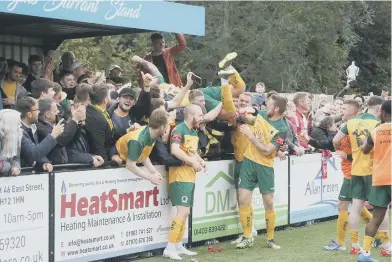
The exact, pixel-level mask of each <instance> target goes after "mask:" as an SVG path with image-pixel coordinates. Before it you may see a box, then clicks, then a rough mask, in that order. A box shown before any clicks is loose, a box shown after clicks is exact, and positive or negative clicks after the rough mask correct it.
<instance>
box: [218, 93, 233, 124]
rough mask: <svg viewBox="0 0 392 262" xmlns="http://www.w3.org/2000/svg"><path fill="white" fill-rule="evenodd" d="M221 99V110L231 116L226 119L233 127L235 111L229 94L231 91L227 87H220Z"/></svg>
mask: <svg viewBox="0 0 392 262" xmlns="http://www.w3.org/2000/svg"><path fill="white" fill-rule="evenodd" d="M221 99H222V105H223V108H224V109H225V110H226V111H227V112H229V113H231V114H232V116H229V119H227V122H229V124H231V125H233V124H234V123H235V119H234V117H235V114H236V109H235V105H234V102H233V96H232V94H231V89H230V86H229V85H222V92H221Z"/></svg>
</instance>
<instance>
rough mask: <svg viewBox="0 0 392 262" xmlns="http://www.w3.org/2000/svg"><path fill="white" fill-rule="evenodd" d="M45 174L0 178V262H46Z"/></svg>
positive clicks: (47, 232) (47, 202)
mask: <svg viewBox="0 0 392 262" xmlns="http://www.w3.org/2000/svg"><path fill="white" fill-rule="evenodd" d="M48 236H49V180H48V174H42V175H31V176H20V177H5V178H0V262H5V261H7V262H9V261H12V262H14V261H15V262H19V261H23V262H24V261H41V262H46V261H48V255H49V253H48V250H49V244H48V243H49V239H48Z"/></svg>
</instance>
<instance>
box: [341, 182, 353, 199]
mask: <svg viewBox="0 0 392 262" xmlns="http://www.w3.org/2000/svg"><path fill="white" fill-rule="evenodd" d="M350 187H351V179H347V178H345V179H344V180H343V184H342V188H340V193H339V200H340V201H351V200H352V198H351V188H350Z"/></svg>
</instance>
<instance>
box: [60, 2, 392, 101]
mask: <svg viewBox="0 0 392 262" xmlns="http://www.w3.org/2000/svg"><path fill="white" fill-rule="evenodd" d="M187 4H194V5H202V6H205V7H206V36H205V37H194V36H186V39H187V43H188V46H187V48H186V50H185V51H184V52H182V53H181V54H180V55H179V56H178V57H176V63H177V66H178V68H179V70H180V73H181V75H182V76H183V78H185V76H186V73H187V72H188V71H192V72H194V73H196V74H198V75H200V76H202V77H203V78H204V79H207V80H209V81H212V80H216V75H217V71H218V68H217V63H218V61H219V60H220V59H221V58H222V57H223V56H224V55H225V54H226V53H229V52H233V51H236V52H238V53H239V57H238V59H237V60H236V61H235V64H234V66H235V67H236V68H237V69H238V70H239V71H240V73H241V75H242V76H243V78H244V79H245V80H246V82H247V84H248V87H249V88H251V87H253V86H254V84H255V83H257V82H259V81H263V82H265V83H266V85H267V88H269V89H274V90H277V91H280V92H295V91H299V90H302V91H309V92H313V93H320V92H324V93H328V94H333V93H335V92H337V91H338V90H339V89H341V88H342V87H343V86H344V84H345V80H346V77H345V69H346V67H347V66H348V65H349V63H350V62H351V60H352V59H354V60H355V61H356V62H357V65H358V66H359V67H360V68H361V72H360V76H359V79H358V80H359V83H360V84H361V85H362V86H363V88H364V90H373V92H375V93H376V92H377V90H375V88H379V87H380V86H382V85H385V84H388V83H390V62H391V61H390V52H391V49H390V30H391V27H390V23H389V21H390V7H391V6H390V2H371V3H367V2H287V1H285V2H264V1H259V2H246V1H238V2H230V1H217V2H187ZM149 36H150V34H149V33H142V34H137V35H123V36H109V37H103V38H102V37H101V38H88V39H77V40H69V41H65V42H64V43H63V45H62V46H61V47H60V49H61V50H62V51H63V50H70V51H73V52H74V53H75V55H76V56H77V58H78V59H79V60H82V61H84V62H88V63H89V65H90V67H91V69H93V70H101V69H103V68H105V69H107V68H108V66H109V65H110V64H113V63H117V64H119V65H120V66H122V67H123V68H124V69H125V70H126V75H127V77H128V78H130V79H132V80H133V82H134V83H136V82H135V81H136V79H137V71H136V69H135V68H134V67H132V65H131V63H130V59H131V56H132V55H134V54H137V55H139V56H142V57H143V56H144V55H145V54H146V53H148V52H149V49H150V47H149V44H150V40H149ZM165 40H166V44H167V45H168V46H170V45H172V44H175V41H176V40H175V37H174V35H173V34H165ZM184 80H185V79H184Z"/></svg>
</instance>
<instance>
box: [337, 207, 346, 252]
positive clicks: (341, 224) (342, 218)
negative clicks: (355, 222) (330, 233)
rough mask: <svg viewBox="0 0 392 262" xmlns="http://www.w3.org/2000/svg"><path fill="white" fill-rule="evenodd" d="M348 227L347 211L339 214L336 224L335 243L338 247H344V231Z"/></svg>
mask: <svg viewBox="0 0 392 262" xmlns="http://www.w3.org/2000/svg"><path fill="white" fill-rule="evenodd" d="M347 225H348V211H342V212H339V216H338V223H337V229H338V230H337V231H338V237H337V242H338V243H339V244H340V245H344V239H345V238H346V231H347Z"/></svg>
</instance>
